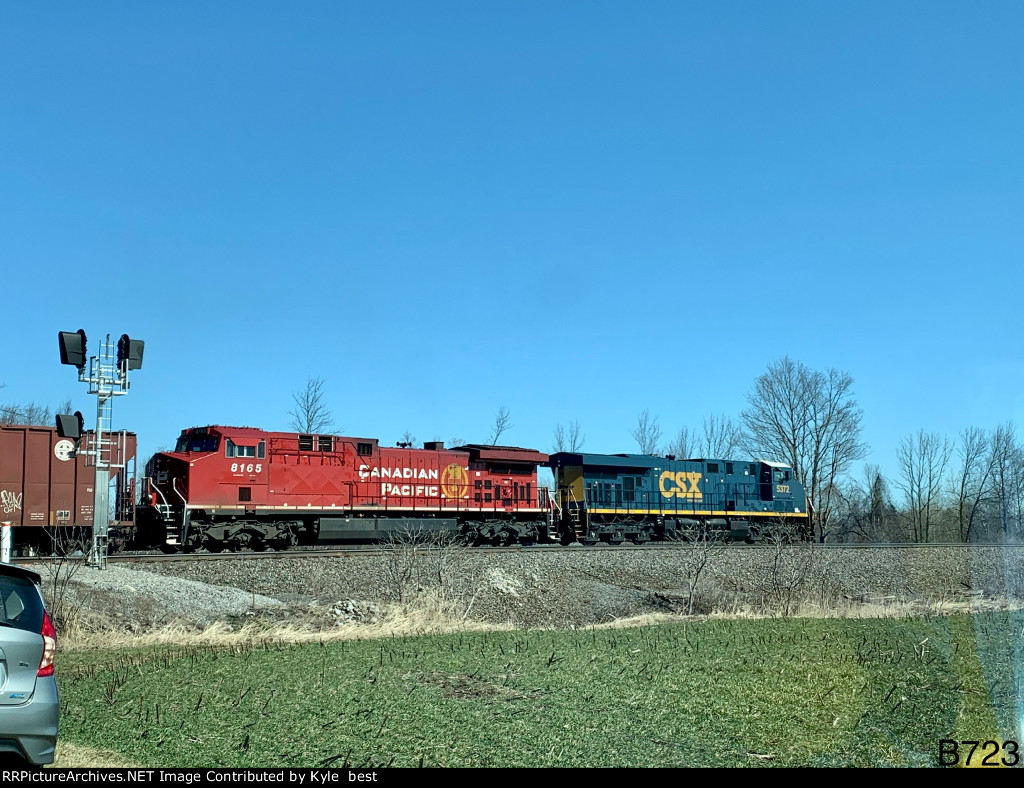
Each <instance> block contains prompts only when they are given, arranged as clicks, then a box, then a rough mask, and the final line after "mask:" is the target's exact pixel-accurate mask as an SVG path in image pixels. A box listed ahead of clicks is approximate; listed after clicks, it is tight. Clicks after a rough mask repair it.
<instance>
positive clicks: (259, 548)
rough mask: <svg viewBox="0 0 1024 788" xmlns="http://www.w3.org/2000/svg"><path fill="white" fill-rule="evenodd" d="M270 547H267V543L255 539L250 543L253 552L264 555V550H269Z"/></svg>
mask: <svg viewBox="0 0 1024 788" xmlns="http://www.w3.org/2000/svg"><path fill="white" fill-rule="evenodd" d="M268 546H269V545H267V543H266V542H264V541H263V540H262V539H258V538H253V540H252V541H251V542H249V547H251V548H252V551H253V552H254V553H262V552H263V551H264V550H266V549H267V547H268Z"/></svg>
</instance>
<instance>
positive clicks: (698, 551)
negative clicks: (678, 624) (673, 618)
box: [680, 528, 726, 616]
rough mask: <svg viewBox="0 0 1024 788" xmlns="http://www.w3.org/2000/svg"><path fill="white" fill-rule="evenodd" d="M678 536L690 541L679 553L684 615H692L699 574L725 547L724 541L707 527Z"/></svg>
mask: <svg viewBox="0 0 1024 788" xmlns="http://www.w3.org/2000/svg"><path fill="white" fill-rule="evenodd" d="M680 538H685V539H686V541H688V542H689V543H690V544H689V545H688V546H687V547H686V548H684V550H685V551H684V552H682V553H681V555H682V570H683V571H682V574H683V576H684V577H686V615H688V616H692V615H693V611H694V605H695V604H696V602H697V585H698V584H699V583H700V576H701V574H703V572H704V570H705V569H706V568H707V566H708V563H709V562H711V561H712V559H713V558H715V556H716V554H717V553H719V552H721V551H722V550H724V549H725V545H726V542H725V541H724V540H723V539H719V538H717V535H716V534H714V533H712V532H711V531H709V530H708V529H707V528H700V529H698V530H697V531H696V532H694V533H691V534H687V535H686V536H685V537H682V535H680Z"/></svg>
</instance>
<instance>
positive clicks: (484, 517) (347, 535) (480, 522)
mask: <svg viewBox="0 0 1024 788" xmlns="http://www.w3.org/2000/svg"><path fill="white" fill-rule="evenodd" d="M547 460H548V457H547V455H546V454H542V453H541V452H538V451H535V450H533V449H522V448H516V447H510V446H483V445H477V444H473V445H468V446H458V447H455V448H451V449H446V448H445V447H444V444H443V443H440V442H433V443H425V444H424V446H423V448H422V449H413V448H408V447H404V448H403V447H397V448H391V447H382V446H380V445H379V444H378V441H377V440H376V439H373V438H351V437H339V436H337V435H301V434H296V433H285V432H265V431H263V430H259V429H254V428H251V427H221V426H209V427H194V428H192V429H187V430H184V431H182V433H181V436H180V437H179V438H178V443H177V445H176V446H175V450H174V451H173V452H165V453H162V454H157V455H155V456H154V457H153V459H152V460H150V462H149V464H148V465H147V468H146V475H147V482H148V488H147V498H148V501H146V503H145V504H144V505H143V506H142V507H141V508H140V511H139V514H138V518H139V526H140V541H150V542H155V543H161V542H162V543H164V544H165V545H166V546H167V547H168V548H169V549H180V550H183V551H192V550H196V549H198V548H200V547H203V548H205V549H207V550H210V551H212V552H218V551H221V550H224V549H229V550H237V549H240V548H245V547H248V548H251V549H253V550H265V549H267V548H274V549H284V548H287V547H290V546H292V545H303V544H306V545H312V544H336V543H341V542H352V541H368V540H369V541H373V540H380V539H385V538H388V537H389V536H390V535H392V534H396V533H399V532H402V531H406V530H426V531H452V532H457V533H460V534H462V535H464V536H466V537H468V538H470V539H471V540H472V541H474V542H476V543H478V544H511V543H514V542H520V543H530V542H533V541H538V540H543V539H546V538H547V537H548V529H549V527H550V524H551V512H550V506H549V501H548V493H547V490H546V489H544V488H541V487H540V486H539V485H538V479H537V469H538V466H540V465H541V464H543V463H545V462H547Z"/></svg>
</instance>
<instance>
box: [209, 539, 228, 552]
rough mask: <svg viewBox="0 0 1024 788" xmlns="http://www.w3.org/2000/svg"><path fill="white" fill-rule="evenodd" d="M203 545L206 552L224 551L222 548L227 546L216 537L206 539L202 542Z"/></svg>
mask: <svg viewBox="0 0 1024 788" xmlns="http://www.w3.org/2000/svg"><path fill="white" fill-rule="evenodd" d="M203 547H205V548H206V551H207V552H208V553H221V552H224V548H225V547H227V545H226V544H224V542H220V541H218V540H216V539H208V540H207V541H206V542H204V543H203Z"/></svg>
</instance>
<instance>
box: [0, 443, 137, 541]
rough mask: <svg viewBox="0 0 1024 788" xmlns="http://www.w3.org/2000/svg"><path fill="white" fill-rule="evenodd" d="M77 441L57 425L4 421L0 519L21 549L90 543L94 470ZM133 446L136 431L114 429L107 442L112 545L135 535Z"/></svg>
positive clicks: (88, 445)
mask: <svg viewBox="0 0 1024 788" xmlns="http://www.w3.org/2000/svg"><path fill="white" fill-rule="evenodd" d="M93 435H94V434H93V433H91V432H90V433H86V434H85V436H84V437H83V439H82V444H83V445H84V446H85V447H86V448H93V449H94V448H95V447H93V446H92V443H93ZM78 448H80V447H78V446H76V445H75V441H72V440H69V439H67V438H62V437H61V436H60V435H58V434H57V430H56V429H54V428H53V427H41V426H26V425H17V424H0V522H3V523H4V524H8V523H9V524H10V526H11V527H12V528H13V531H12V533H13V535H14V544H15V546H16V547H18V548H20V549H21V550H22V551H24V552H28V551H37V550H46V551H49V550H52V549H54V548H57V549H58V550H62V551H74V550H76V549H87V545H88V544H91V541H92V528H93V506H94V500H95V493H94V490H93V487H94V484H95V481H96V469H95V466H94V465H92V459H91V458H89V457H87V456H86V453H85V452H82V451H78V450H77V449H78ZM135 451H136V436H135V434H134V433H131V432H117V433H113V434H112V435H107V436H106V437H105V439H104V441H103V456H104V459H105V460H106V461H107V462H108V463H109V464H110V466H111V468H110V486H111V489H110V490H109V491H108V500H109V502H110V512H109V525H108V527H109V545H110V548H111V550H117V549H119V548H120V547H122V546H124V545H126V544H128V543H129V542H131V541H133V540H134V538H135V536H136V528H135V499H136V493H135V491H136V467H135Z"/></svg>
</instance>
